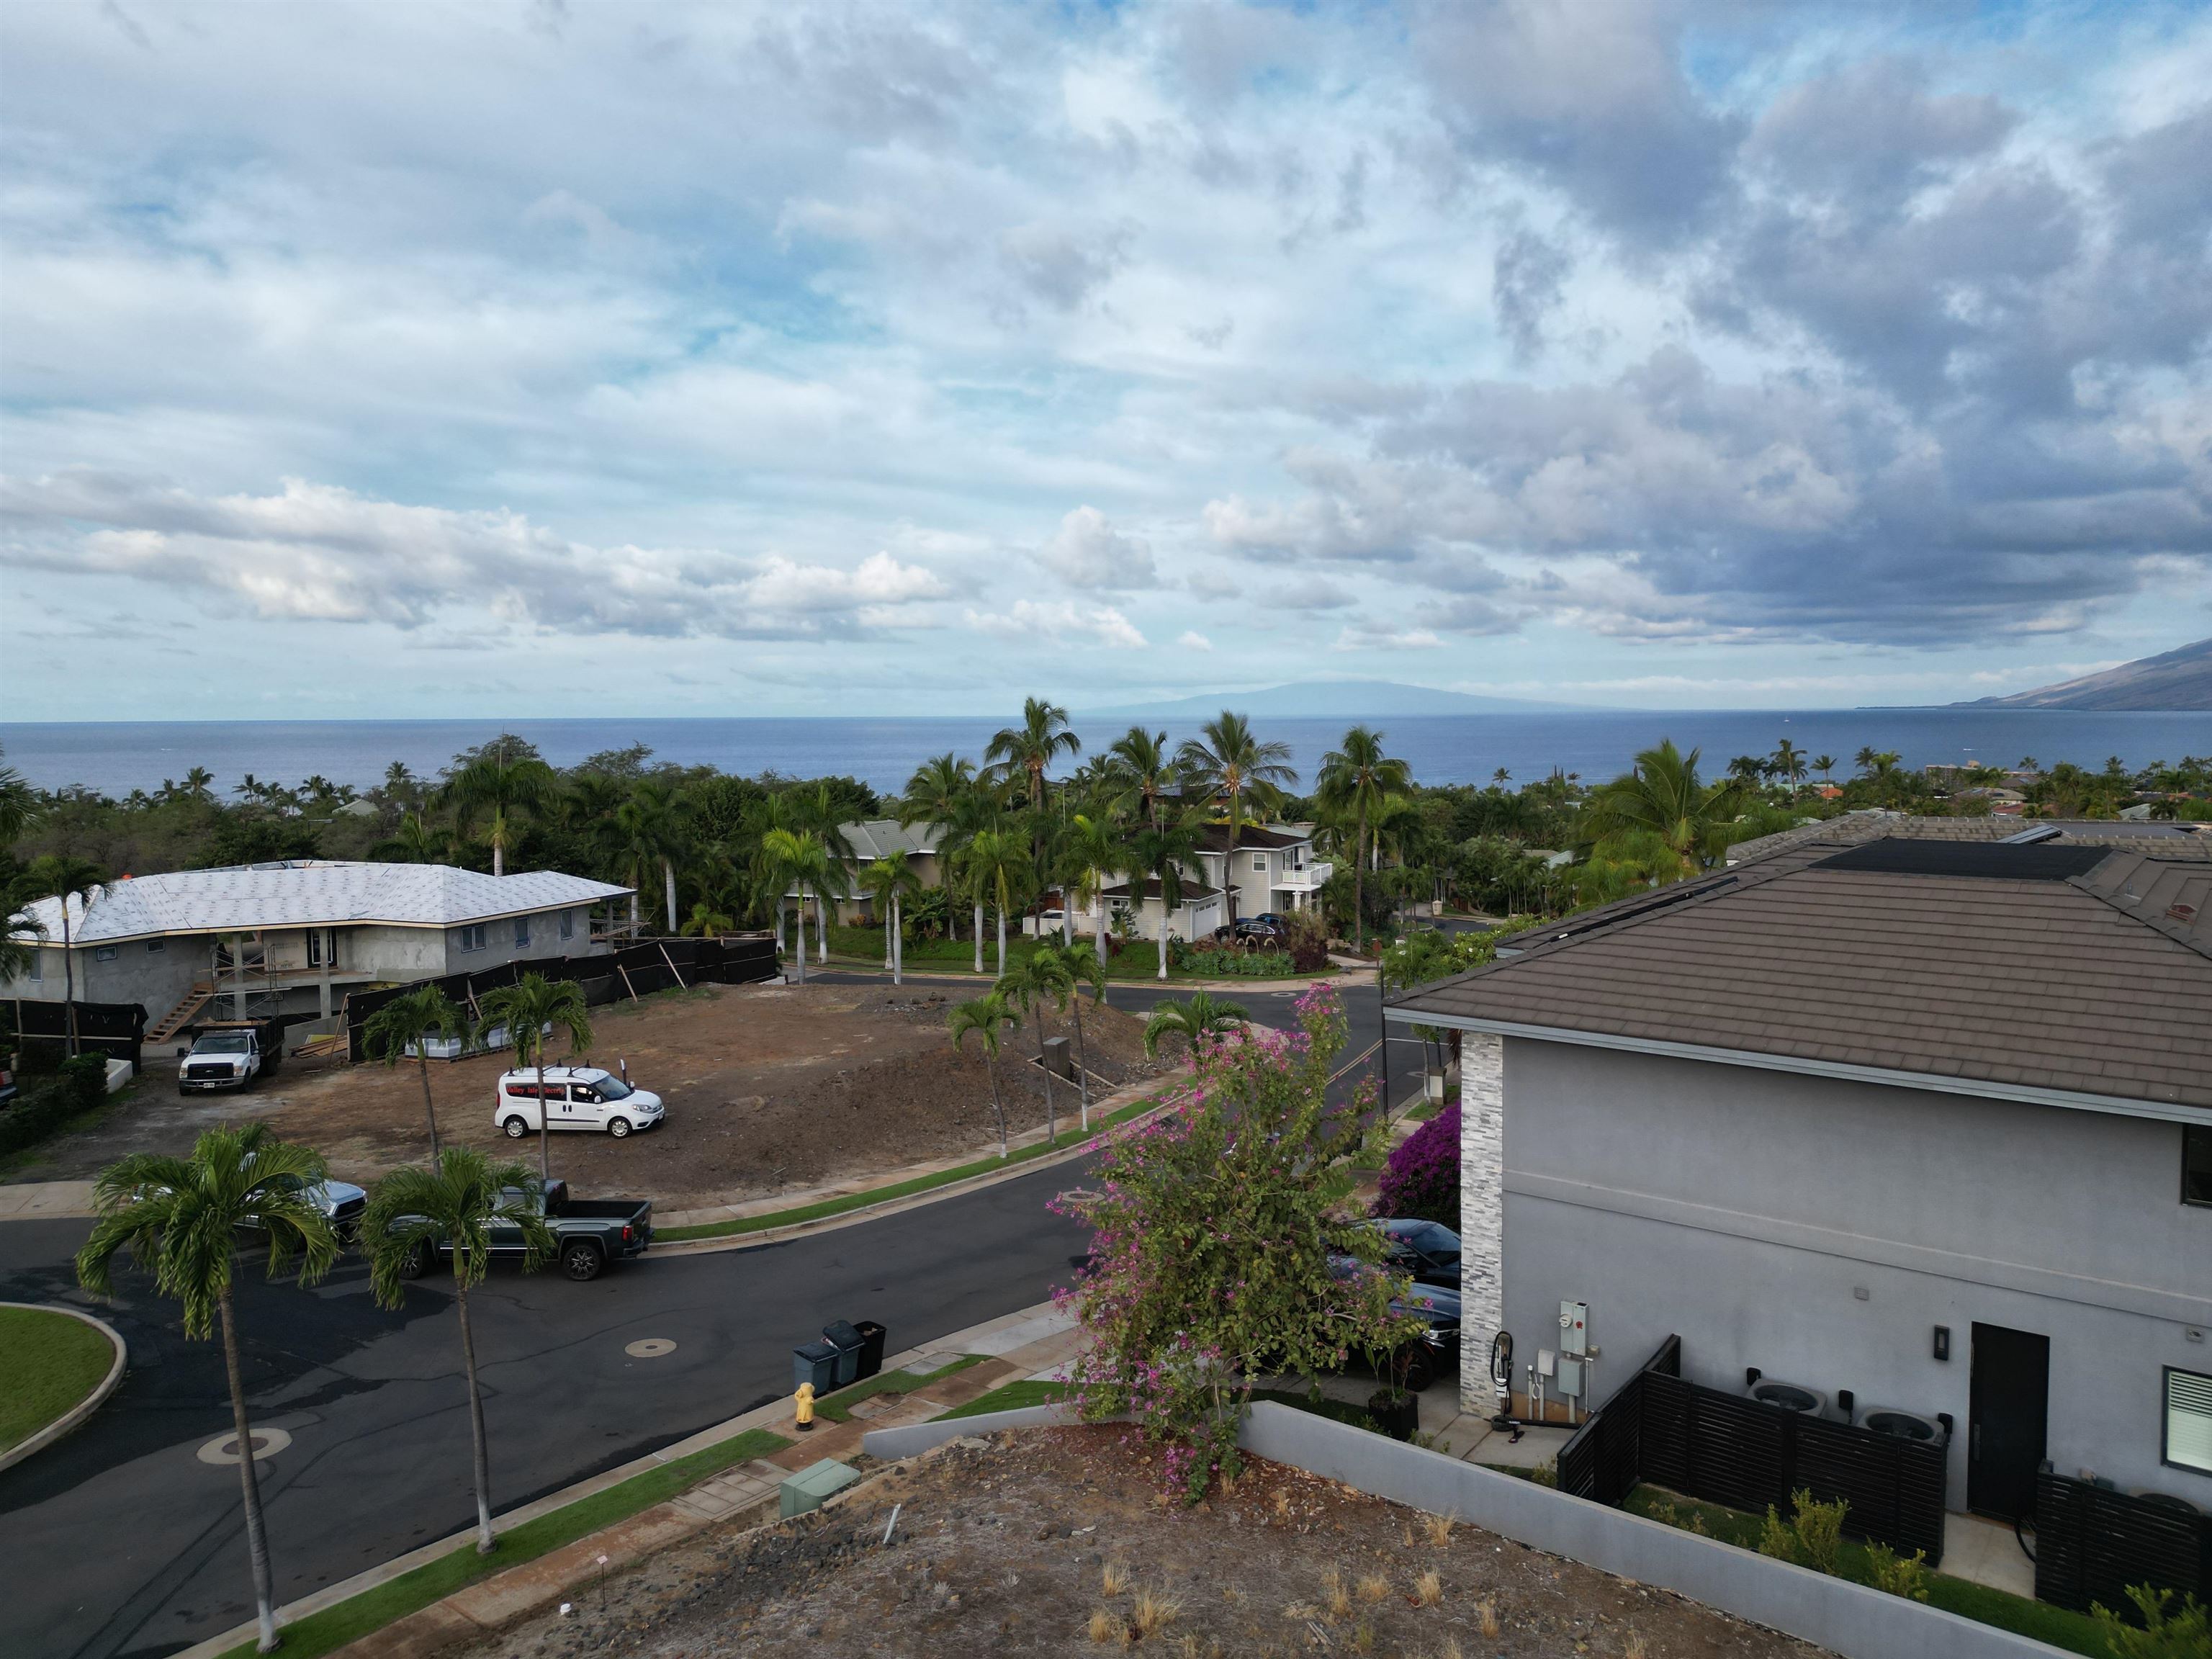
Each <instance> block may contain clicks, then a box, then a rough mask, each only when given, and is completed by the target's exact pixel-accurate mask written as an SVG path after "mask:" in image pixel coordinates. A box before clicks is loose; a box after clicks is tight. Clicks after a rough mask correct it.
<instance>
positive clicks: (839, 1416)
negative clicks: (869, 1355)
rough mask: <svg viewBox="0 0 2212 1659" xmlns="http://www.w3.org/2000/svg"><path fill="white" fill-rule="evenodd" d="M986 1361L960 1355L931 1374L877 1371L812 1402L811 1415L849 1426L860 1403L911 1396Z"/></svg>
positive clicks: (982, 1355)
mask: <svg viewBox="0 0 2212 1659" xmlns="http://www.w3.org/2000/svg"><path fill="white" fill-rule="evenodd" d="M987 1358H989V1356H988V1355H987V1354H980V1353H963V1354H962V1355H961V1356H960V1358H957V1359H956V1360H954V1361H953V1362H952V1363H951V1364H949V1365H939V1367H938V1368H937V1369H936V1370H933V1371H908V1370H897V1371H878V1372H877V1373H876V1374H875V1375H874V1376H871V1377H869V1378H867V1379H866V1380H865V1381H863V1382H860V1383H848V1384H846V1386H845V1387H843V1388H842V1389H838V1390H837V1391H836V1393H835V1394H826V1395H823V1396H822V1398H821V1399H819V1400H817V1401H815V1402H814V1411H815V1414H816V1415H817V1416H819V1417H826V1418H828V1419H829V1420H830V1421H831V1422H832V1423H849V1422H851V1421H852V1420H853V1407H855V1406H857V1405H859V1404H860V1401H863V1400H867V1399H871V1398H872V1397H873V1396H875V1395H879V1394H912V1393H913V1392H914V1391H915V1389H926V1388H927V1387H928V1386H929V1385H930V1384H931V1383H937V1382H941V1381H943V1380H944V1379H945V1377H948V1376H951V1375H952V1374H953V1372H955V1371H964V1370H967V1369H968V1368H969V1366H970V1365H980V1364H982V1363H983V1361H984V1360H985V1359H987Z"/></svg>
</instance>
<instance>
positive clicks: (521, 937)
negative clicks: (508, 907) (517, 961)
mask: <svg viewBox="0 0 2212 1659" xmlns="http://www.w3.org/2000/svg"><path fill="white" fill-rule="evenodd" d="M514 943H515V947H516V948H517V949H518V950H519V949H520V948H521V947H522V946H523V945H527V944H529V943H530V918H529V917H528V916H517V917H516V918H515V919H514Z"/></svg>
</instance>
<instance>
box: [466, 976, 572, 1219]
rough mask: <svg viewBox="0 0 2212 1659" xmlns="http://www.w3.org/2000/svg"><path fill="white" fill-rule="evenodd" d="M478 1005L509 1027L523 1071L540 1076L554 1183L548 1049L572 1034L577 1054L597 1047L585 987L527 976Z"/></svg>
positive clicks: (543, 1176) (541, 1173)
mask: <svg viewBox="0 0 2212 1659" xmlns="http://www.w3.org/2000/svg"><path fill="white" fill-rule="evenodd" d="M477 1010H478V1012H481V1013H482V1014H483V1018H484V1022H485V1023H486V1024H490V1025H504V1026H506V1027H507V1040H508V1041H509V1042H512V1043H513V1044H514V1063H515V1066H517V1068H518V1069H519V1068H520V1067H522V1066H529V1067H531V1068H532V1070H533V1071H534V1072H535V1073H537V1080H538V1179H540V1180H541V1181H550V1180H551V1179H552V1178H553V1164H552V1160H551V1158H550V1157H549V1156H548V1154H547V1152H546V1147H545V1139H546V1133H547V1131H546V1127H545V1126H546V1120H547V1119H549V1118H550V1116H551V1115H552V1114H551V1113H550V1112H548V1111H547V1110H546V1109H545V1045H546V1043H547V1042H548V1041H549V1040H550V1037H551V1036H552V1035H553V1033H555V1032H566V1033H567V1034H568V1052H569V1054H570V1055H571V1056H574V1055H577V1054H582V1053H583V1052H584V1051H585V1050H586V1048H590V1047H591V1046H592V1018H591V1014H590V1012H589V1011H588V1010H587V1009H586V1006H585V1005H584V991H583V987H581V986H580V985H578V984H577V983H576V981H574V980H572V979H563V980H549V979H547V978H546V977H545V975H543V974H525V975H523V976H522V977H521V978H520V979H519V980H517V981H515V982H514V983H513V984H512V985H502V986H501V987H499V988H498V989H497V990H495V991H487V992H485V993H484V994H483V996H481V997H479V998H477ZM549 1027H550V1028H551V1029H550V1030H548V1028H549Z"/></svg>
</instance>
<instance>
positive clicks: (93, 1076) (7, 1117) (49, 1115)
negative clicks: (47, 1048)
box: [0, 1054, 107, 1158]
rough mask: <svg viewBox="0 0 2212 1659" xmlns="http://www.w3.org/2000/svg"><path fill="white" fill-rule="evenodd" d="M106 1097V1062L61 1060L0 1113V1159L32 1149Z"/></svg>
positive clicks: (83, 1056)
mask: <svg viewBox="0 0 2212 1659" xmlns="http://www.w3.org/2000/svg"><path fill="white" fill-rule="evenodd" d="M106 1096H107V1061H106V1059H105V1058H104V1057H103V1056H101V1055H99V1054H79V1055H77V1056H76V1059H74V1060H64V1061H63V1062H62V1063H61V1066H60V1068H59V1069H58V1070H57V1071H56V1072H55V1073H53V1074H52V1076H50V1077H46V1078H41V1079H39V1080H38V1081H37V1082H35V1083H31V1084H27V1085H25V1086H24V1088H23V1090H22V1091H21V1093H20V1094H18V1095H17V1096H16V1097H15V1103H14V1104H13V1105H11V1106H9V1107H8V1108H7V1109H4V1110H0V1158H4V1157H6V1156H7V1155H8V1154H9V1153H11V1152H21V1151H22V1150H23V1149H24V1148H25V1147H27V1146H36V1145H37V1144H38V1143H39V1142H40V1141H41V1140H44V1139H46V1137H47V1136H48V1135H50V1134H52V1133H54V1132H55V1131H56V1130H58V1129H59V1128H61V1127H63V1126H64V1124H66V1123H67V1122H68V1121H70V1119H71V1118H73V1117H75V1116H76V1115H78V1114H79V1113H82V1112H88V1111H90V1110H91V1109H93V1108H94V1107H95V1106H97V1105H99V1104H100V1102H101V1101H102V1100H104V1099H106Z"/></svg>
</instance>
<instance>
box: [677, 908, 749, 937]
mask: <svg viewBox="0 0 2212 1659" xmlns="http://www.w3.org/2000/svg"><path fill="white" fill-rule="evenodd" d="M737 925H738V924H737V923H736V922H734V921H732V920H731V919H730V916H729V913H728V912H727V911H724V910H717V909H716V908H714V905H713V904H712V903H711V902H708V900H706V899H701V900H699V901H698V902H696V904H694V905H693V906H692V907H691V914H690V915H688V916H686V917H684V927H683V928H682V930H681V931H682V932H684V933H687V934H690V936H691V937H693V938H695V939H705V938H707V937H708V936H709V935H711V934H714V933H729V932H731V931H732V930H733V929H734V928H735V927H737Z"/></svg>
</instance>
